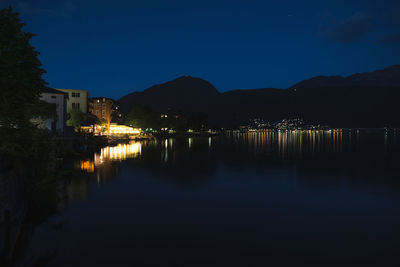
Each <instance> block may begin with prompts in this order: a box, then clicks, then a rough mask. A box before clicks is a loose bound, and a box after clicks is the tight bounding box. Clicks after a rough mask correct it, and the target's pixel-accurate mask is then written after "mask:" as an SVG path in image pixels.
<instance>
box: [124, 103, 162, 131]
mask: <svg viewBox="0 0 400 267" xmlns="http://www.w3.org/2000/svg"><path fill="white" fill-rule="evenodd" d="M124 122H125V124H126V125H129V126H132V127H135V128H142V129H146V128H158V127H159V124H160V115H159V114H158V113H157V112H154V111H153V110H152V109H151V108H149V107H142V106H136V107H134V108H133V109H132V110H131V111H130V112H129V113H128V114H126V115H125V117H124Z"/></svg>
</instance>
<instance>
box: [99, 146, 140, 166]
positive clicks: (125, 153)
mask: <svg viewBox="0 0 400 267" xmlns="http://www.w3.org/2000/svg"><path fill="white" fill-rule="evenodd" d="M141 153H142V143H140V142H132V143H129V144H119V145H117V146H112V147H110V146H108V147H104V148H102V149H101V152H100V154H99V153H96V154H94V165H95V166H98V165H101V164H102V163H103V162H104V161H106V160H117V161H122V160H126V159H128V158H137V157H139V156H140V154H141Z"/></svg>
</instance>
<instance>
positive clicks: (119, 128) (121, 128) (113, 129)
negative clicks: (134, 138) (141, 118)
mask: <svg viewBox="0 0 400 267" xmlns="http://www.w3.org/2000/svg"><path fill="white" fill-rule="evenodd" d="M141 132H142V130H141V129H139V128H133V127H129V126H126V125H118V124H116V123H111V124H110V129H109V131H108V134H109V135H119V134H129V135H139V134H140V133H141Z"/></svg>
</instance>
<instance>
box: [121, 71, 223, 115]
mask: <svg viewBox="0 0 400 267" xmlns="http://www.w3.org/2000/svg"><path fill="white" fill-rule="evenodd" d="M219 96H220V93H219V92H218V91H217V89H216V88H215V87H214V86H213V85H212V84H211V83H209V82H207V81H205V80H203V79H201V78H194V77H191V76H187V75H186V76H182V77H179V78H177V79H175V80H172V81H169V82H166V83H163V84H157V85H154V86H152V87H150V88H148V89H146V90H144V91H143V92H133V93H131V94H128V95H126V96H124V97H122V98H121V99H120V100H119V104H120V106H121V111H122V112H129V110H130V109H132V108H133V107H134V106H135V105H142V106H150V107H151V108H153V109H155V110H157V111H164V110H166V109H174V110H185V111H191V112H194V111H198V112H204V111H206V110H207V109H208V107H209V106H210V105H211V104H212V103H210V101H213V102H215V100H216V99H217V98H218V97H219Z"/></svg>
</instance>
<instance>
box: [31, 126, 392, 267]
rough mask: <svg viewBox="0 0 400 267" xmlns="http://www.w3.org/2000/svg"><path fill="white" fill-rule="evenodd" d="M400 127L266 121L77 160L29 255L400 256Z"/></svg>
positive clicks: (352, 262)
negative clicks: (248, 129)
mask: <svg viewBox="0 0 400 267" xmlns="http://www.w3.org/2000/svg"><path fill="white" fill-rule="evenodd" d="M399 134H400V132H397V133H396V132H385V131H379V132H368V131H361V132H360V131H354V130H353V131H346V130H329V131H287V132H278V131H267V132H258V133H257V132H253V133H226V134H223V135H221V136H217V137H197V138H176V139H174V138H169V139H164V140H152V141H141V142H131V143H130V144H121V145H118V146H113V147H106V148H103V149H102V150H101V152H99V153H96V154H94V155H93V157H90V158H89V159H87V160H82V161H78V162H76V166H75V167H76V168H77V169H78V170H79V171H78V174H75V175H71V177H68V179H67V180H66V182H65V186H63V188H62V190H61V193H60V195H61V199H62V201H61V202H60V204H59V212H58V214H57V215H55V216H52V217H50V218H49V219H48V220H46V221H45V222H43V223H41V224H40V225H38V226H36V227H34V228H33V229H32V234H31V237H30V238H29V241H28V242H27V245H26V246H27V247H26V249H25V252H24V253H25V255H26V256H25V257H26V258H40V257H42V258H46V260H44V261H46V262H48V266H151V265H157V266H211V265H213V266H221V265H225V266H234V265H235V266H303V265H317V266H356V265H357V266H399V265H400V258H399V255H400V227H399V226H400V212H399V211H400V208H399V207H400V179H399V178H400V135H399Z"/></svg>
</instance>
